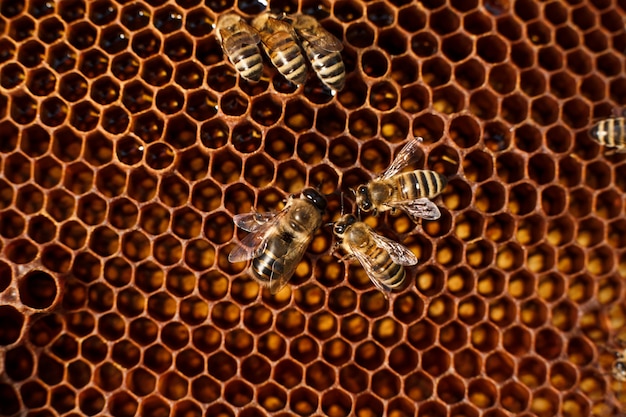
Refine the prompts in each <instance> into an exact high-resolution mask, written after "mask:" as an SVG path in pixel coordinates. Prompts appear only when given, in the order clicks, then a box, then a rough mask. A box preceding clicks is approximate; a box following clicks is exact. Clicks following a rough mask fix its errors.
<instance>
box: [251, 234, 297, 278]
mask: <svg viewBox="0 0 626 417" xmlns="http://www.w3.org/2000/svg"><path fill="white" fill-rule="evenodd" d="M292 241H293V236H291V235H289V234H287V233H283V234H282V235H281V234H278V233H277V234H275V235H273V236H271V237H270V238H269V239H268V241H267V247H266V248H265V250H264V251H263V253H262V254H261V255H259V256H258V257H256V258H254V259H253V260H252V265H251V267H250V271H251V272H252V275H254V277H255V278H256V279H257V280H259V281H261V282H262V283H266V284H268V283H269V282H270V278H271V277H272V275H273V274H274V278H278V276H280V275H282V273H283V271H284V269H285V264H284V263H285V262H286V255H287V254H288V253H289V247H290V244H291V242H292ZM298 261H299V260H298Z"/></svg>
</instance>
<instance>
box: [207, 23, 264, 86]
mask: <svg viewBox="0 0 626 417" xmlns="http://www.w3.org/2000/svg"><path fill="white" fill-rule="evenodd" d="M216 28H217V39H218V40H219V42H220V44H221V45H222V49H224V52H225V53H226V55H227V56H228V59H229V60H230V62H232V64H233V65H234V66H235V68H236V69H237V71H238V72H239V74H240V75H241V76H242V77H243V78H245V79H247V80H250V81H259V80H260V79H261V75H262V74H263V59H262V58H261V52H260V51H259V47H258V46H257V44H258V43H259V42H260V41H261V38H260V37H259V33H258V32H257V31H256V29H254V28H253V27H251V26H250V25H248V24H247V23H246V22H245V21H244V20H243V18H242V17H241V16H239V15H238V14H236V13H226V14H224V15H222V16H220V17H219V18H218V19H217V24H216Z"/></svg>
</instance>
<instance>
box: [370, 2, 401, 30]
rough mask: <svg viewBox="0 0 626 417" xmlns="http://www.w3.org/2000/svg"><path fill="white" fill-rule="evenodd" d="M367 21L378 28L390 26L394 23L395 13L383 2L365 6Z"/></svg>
mask: <svg viewBox="0 0 626 417" xmlns="http://www.w3.org/2000/svg"><path fill="white" fill-rule="evenodd" d="M367 19H368V20H369V21H370V22H372V23H373V24H375V25H376V26H378V27H385V26H390V25H392V24H393V23H394V21H395V11H394V10H393V9H392V8H391V6H390V5H388V4H385V3H384V2H376V3H373V4H370V5H368V6H367Z"/></svg>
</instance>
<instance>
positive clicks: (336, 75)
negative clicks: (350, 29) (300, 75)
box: [307, 46, 346, 90]
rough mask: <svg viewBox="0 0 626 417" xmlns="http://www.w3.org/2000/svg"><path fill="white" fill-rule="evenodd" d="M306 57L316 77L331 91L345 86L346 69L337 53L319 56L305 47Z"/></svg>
mask: <svg viewBox="0 0 626 417" xmlns="http://www.w3.org/2000/svg"><path fill="white" fill-rule="evenodd" d="M307 55H308V58H309V61H311V65H312V66H313V69H314V70H315V73H316V74H317V76H318V77H319V78H320V80H322V82H323V83H324V84H326V85H327V86H328V87H330V88H332V89H333V90H341V89H342V88H343V86H344V84H345V79H346V68H345V66H344V65H343V59H342V58H341V54H340V53H339V52H329V53H327V54H319V53H316V52H315V51H313V50H312V49H311V48H310V46H309V47H307Z"/></svg>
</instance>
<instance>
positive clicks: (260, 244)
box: [228, 210, 285, 262]
mask: <svg viewBox="0 0 626 417" xmlns="http://www.w3.org/2000/svg"><path fill="white" fill-rule="evenodd" d="M284 212H285V210H283V211H281V212H279V213H245V214H237V215H235V218H234V221H235V223H236V224H237V226H239V227H241V228H242V229H243V230H246V231H249V232H250V233H249V234H248V235H247V236H246V237H244V238H243V239H242V240H241V242H239V245H238V246H237V247H236V248H235V249H233V250H232V251H231V252H230V254H229V255H228V260H229V261H230V262H242V261H247V260H249V259H253V258H256V257H257V256H259V255H260V254H261V253H263V251H264V250H265V247H266V245H267V238H268V237H269V235H270V234H271V231H272V228H273V227H274V226H275V225H276V223H277V222H278V221H279V220H280V218H281V217H282V216H283V215H284ZM258 215H260V217H259V218H258V219H262V220H261V221H258V219H256V216H258ZM253 218H255V219H253ZM255 222H256V223H255ZM241 224H243V225H244V226H241ZM246 227H247V228H248V229H246Z"/></svg>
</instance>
